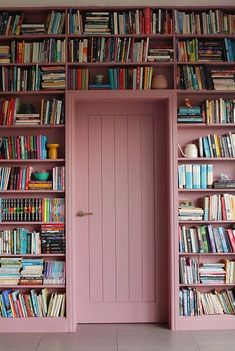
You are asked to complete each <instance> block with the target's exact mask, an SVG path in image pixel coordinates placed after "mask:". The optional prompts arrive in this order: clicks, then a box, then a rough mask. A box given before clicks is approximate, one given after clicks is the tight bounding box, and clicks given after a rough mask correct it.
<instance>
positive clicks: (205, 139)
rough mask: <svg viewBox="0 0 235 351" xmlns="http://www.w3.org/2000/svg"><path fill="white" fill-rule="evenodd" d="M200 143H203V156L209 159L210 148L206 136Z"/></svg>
mask: <svg viewBox="0 0 235 351" xmlns="http://www.w3.org/2000/svg"><path fill="white" fill-rule="evenodd" d="M202 141H203V149H204V155H205V157H208V158H210V157H211V152H210V146H209V142H208V138H207V136H205V137H202Z"/></svg>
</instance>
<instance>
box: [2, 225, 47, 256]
mask: <svg viewBox="0 0 235 351" xmlns="http://www.w3.org/2000/svg"><path fill="white" fill-rule="evenodd" d="M40 253H41V235H40V232H36V231H29V230H28V229H25V228H16V229H9V230H8V229H7V230H0V254H40Z"/></svg>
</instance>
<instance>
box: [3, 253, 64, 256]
mask: <svg viewBox="0 0 235 351" xmlns="http://www.w3.org/2000/svg"><path fill="white" fill-rule="evenodd" d="M0 257H65V254H43V253H41V254H1V253H0Z"/></svg>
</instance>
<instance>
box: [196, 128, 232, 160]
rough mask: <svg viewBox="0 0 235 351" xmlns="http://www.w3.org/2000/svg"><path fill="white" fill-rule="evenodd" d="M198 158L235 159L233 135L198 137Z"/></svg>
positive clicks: (215, 134)
mask: <svg viewBox="0 0 235 351" xmlns="http://www.w3.org/2000/svg"><path fill="white" fill-rule="evenodd" d="M198 143H199V156H200V157H208V158H218V157H228V158H229V157H235V134H233V133H231V132H229V133H228V134H224V135H219V134H217V133H214V134H208V135H207V136H204V137H199V140H198Z"/></svg>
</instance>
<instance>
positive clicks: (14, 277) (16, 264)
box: [0, 257, 22, 285]
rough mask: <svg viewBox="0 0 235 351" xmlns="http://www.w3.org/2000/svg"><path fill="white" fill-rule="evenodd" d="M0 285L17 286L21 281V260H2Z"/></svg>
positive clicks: (0, 262)
mask: <svg viewBox="0 0 235 351" xmlns="http://www.w3.org/2000/svg"><path fill="white" fill-rule="evenodd" d="M0 265H1V267H0V284H1V285H17V284H19V280H20V273H19V272H20V269H21V265H22V263H21V258H19V257H14V258H13V257H12V258H4V257H1V258H0Z"/></svg>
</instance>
